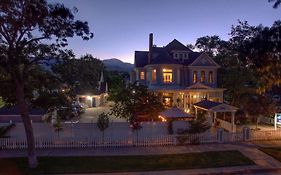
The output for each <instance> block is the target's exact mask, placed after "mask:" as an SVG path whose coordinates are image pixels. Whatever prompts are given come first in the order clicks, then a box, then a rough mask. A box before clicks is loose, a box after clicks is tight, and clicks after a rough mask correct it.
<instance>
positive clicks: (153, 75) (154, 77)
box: [152, 69, 156, 82]
mask: <svg viewBox="0 0 281 175" xmlns="http://www.w3.org/2000/svg"><path fill="white" fill-rule="evenodd" d="M155 81H156V69H153V70H152V82H155Z"/></svg>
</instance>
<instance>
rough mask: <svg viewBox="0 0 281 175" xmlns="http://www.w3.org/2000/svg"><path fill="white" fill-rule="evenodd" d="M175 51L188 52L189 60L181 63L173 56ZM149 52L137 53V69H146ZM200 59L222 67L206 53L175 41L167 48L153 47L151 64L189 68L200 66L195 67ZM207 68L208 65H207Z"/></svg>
mask: <svg viewBox="0 0 281 175" xmlns="http://www.w3.org/2000/svg"><path fill="white" fill-rule="evenodd" d="M173 50H177V51H180V50H182V51H187V52H188V59H184V60H183V61H181V62H179V60H176V59H174V58H173V56H172V52H171V51H173ZM148 54H149V52H148V51H135V67H144V66H146V65H147V64H148ZM200 58H204V59H206V60H207V61H206V62H208V63H211V65H213V66H215V67H220V66H219V65H218V64H217V63H216V62H215V61H214V60H213V59H212V58H210V57H209V56H208V55H207V54H206V53H204V52H193V51H191V50H190V49H189V48H188V47H186V46H185V45H183V44H182V43H180V42H179V41H178V40H176V39H174V40H173V41H172V42H170V43H169V44H168V45H166V46H165V47H155V46H154V47H152V59H151V60H150V64H183V65H189V66H198V65H193V64H195V63H197V62H198V61H199V60H200ZM203 66H204V65H203ZM205 66H206V65H205Z"/></svg>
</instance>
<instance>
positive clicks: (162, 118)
mask: <svg viewBox="0 0 281 175" xmlns="http://www.w3.org/2000/svg"><path fill="white" fill-rule="evenodd" d="M158 118H160V119H161V121H162V122H166V121H167V120H166V119H165V118H164V117H162V116H161V115H159V116H158Z"/></svg>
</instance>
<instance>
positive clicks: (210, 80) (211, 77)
mask: <svg viewBox="0 0 281 175" xmlns="http://www.w3.org/2000/svg"><path fill="white" fill-rule="evenodd" d="M213 82H214V75H213V71H210V72H209V83H213Z"/></svg>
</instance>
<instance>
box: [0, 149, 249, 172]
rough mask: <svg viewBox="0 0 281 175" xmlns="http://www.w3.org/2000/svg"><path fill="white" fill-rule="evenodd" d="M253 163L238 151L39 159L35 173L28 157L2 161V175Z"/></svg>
mask: <svg viewBox="0 0 281 175" xmlns="http://www.w3.org/2000/svg"><path fill="white" fill-rule="evenodd" d="M253 164H254V163H253V161H251V160H250V159H248V158H247V157H245V156H244V155H242V154H241V153H240V152H239V151H215V152H204V153H188V154H172V155H146V156H95V157H94V156H91V157H90V156H89V157H39V167H38V168H37V169H36V170H33V171H30V170H28V168H26V167H27V159H26V158H9V159H0V165H1V168H0V174H5V173H6V174H17V172H24V173H18V174H39V173H48V174H51V173H86V172H88V173H90V172H92V173H94V172H126V171H156V170H175V169H193V168H215V167H226V166H241V165H253Z"/></svg>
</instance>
